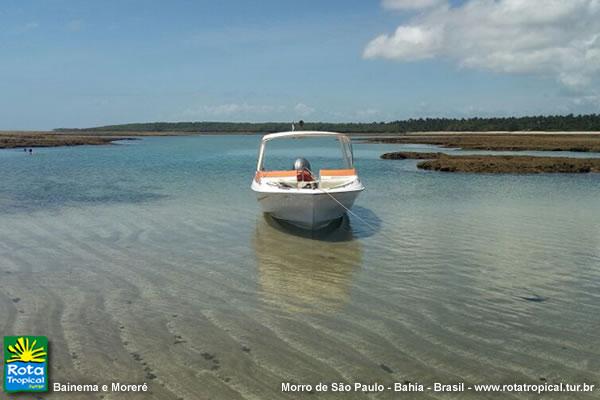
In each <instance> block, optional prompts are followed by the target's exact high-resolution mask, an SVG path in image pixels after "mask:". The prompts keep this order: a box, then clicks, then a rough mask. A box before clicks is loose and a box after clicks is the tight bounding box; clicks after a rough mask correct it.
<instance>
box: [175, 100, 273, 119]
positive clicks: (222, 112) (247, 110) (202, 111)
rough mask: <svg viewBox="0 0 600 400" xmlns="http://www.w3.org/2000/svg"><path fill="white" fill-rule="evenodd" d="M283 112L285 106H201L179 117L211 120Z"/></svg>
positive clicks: (243, 104) (232, 104)
mask: <svg viewBox="0 0 600 400" xmlns="http://www.w3.org/2000/svg"><path fill="white" fill-rule="evenodd" d="M284 110H285V106H283V105H279V106H273V105H260V104H258V105H257V104H248V103H226V104H218V105H201V106H196V107H190V108H187V109H185V110H184V111H183V112H182V113H181V115H180V116H181V117H193V118H209V117H210V118H212V117H217V118H218V117H230V116H236V115H242V116H245V115H262V114H271V113H278V112H282V111H284Z"/></svg>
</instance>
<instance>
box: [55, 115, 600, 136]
mask: <svg viewBox="0 0 600 400" xmlns="http://www.w3.org/2000/svg"><path fill="white" fill-rule="evenodd" d="M290 129H291V123H288V122H259V123H252V122H149V123H135V124H122V125H107V126H100V127H95V128H84V129H68V128H60V129H55V130H56V131H85V132H107V131H112V132H115V131H129V132H132V131H133V132H136V131H137V132H139V131H145V132H190V133H193V132H197V133H220V132H222V133H226V132H227V133H269V132H280V131H287V130H290ZM302 129H303V130H319V131H338V132H345V133H398V132H434V131H449V132H465V131H477V132H486V131H600V114H588V115H573V114H569V115H550V116H535V117H503V118H477V117H475V118H460V119H458V118H418V119H412V118H411V119H407V120H402V121H391V122H370V123H363V122H359V123H330V122H306V123H304V126H303V128H302Z"/></svg>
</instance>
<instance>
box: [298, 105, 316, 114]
mask: <svg viewBox="0 0 600 400" xmlns="http://www.w3.org/2000/svg"><path fill="white" fill-rule="evenodd" d="M294 111H295V112H296V114H298V115H300V116H302V117H306V116H308V115H310V114H312V113H314V112H315V109H314V108H312V107H309V106H307V105H306V104H304V103H298V104H296V106H295V107H294Z"/></svg>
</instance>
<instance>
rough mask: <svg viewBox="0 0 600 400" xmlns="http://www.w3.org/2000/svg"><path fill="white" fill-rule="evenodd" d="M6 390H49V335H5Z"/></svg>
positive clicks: (9, 391) (10, 391) (12, 391)
mask: <svg viewBox="0 0 600 400" xmlns="http://www.w3.org/2000/svg"><path fill="white" fill-rule="evenodd" d="M4 391H5V392H8V393H14V392H47V391H48V338H47V337H45V336H5V337H4Z"/></svg>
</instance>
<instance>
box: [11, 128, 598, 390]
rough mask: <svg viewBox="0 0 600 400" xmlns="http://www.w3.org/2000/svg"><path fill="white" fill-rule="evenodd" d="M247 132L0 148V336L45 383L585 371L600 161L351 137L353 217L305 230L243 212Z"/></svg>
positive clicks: (472, 379)
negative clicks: (424, 154) (554, 168)
mask: <svg viewBox="0 0 600 400" xmlns="http://www.w3.org/2000/svg"><path fill="white" fill-rule="evenodd" d="M258 143H259V137H256V136H224V137H217V136H205V137H204V136H203V137H165V138H145V139H143V140H140V141H134V142H128V143H127V144H123V145H116V146H84V147H69V148H51V149H35V150H34V154H33V155H31V156H30V155H27V154H24V153H23V152H22V151H17V150H4V151H0V176H2V183H1V186H0V334H4V335H8V334H40V335H47V336H48V337H49V339H50V341H51V343H52V354H51V356H52V359H51V366H52V380H53V381H60V382H67V381H69V382H72V383H87V382H101V383H104V382H112V381H121V382H130V383H137V382H139V383H141V382H144V381H146V382H148V383H149V385H150V387H151V390H152V395H151V396H147V397H153V398H157V399H177V398H184V399H196V398H217V399H236V398H253V399H268V398H286V397H289V398H297V397H298V395H294V394H282V393H281V391H280V384H281V382H282V381H294V382H299V383H311V384H314V383H316V382H320V381H323V382H332V381H345V382H354V381H360V382H365V383H368V382H374V381H377V382H382V383H392V382H403V381H407V380H408V381H412V382H422V383H424V384H431V383H433V382H445V383H453V382H456V381H466V382H467V383H471V384H472V383H512V382H525V383H539V382H541V379H545V380H547V381H548V382H558V381H564V382H575V383H580V382H589V383H600V357H599V356H600V351H599V350H598V349H599V348H600V337H599V335H598V328H599V327H600V313H599V311H600V295H599V291H598V288H599V287H600V201H599V200H598V199H600V174H581V175H563V174H547V175H546V174H542V175H471V174H444V173H437V172H425V171H419V170H417V169H416V167H415V166H416V160H405V161H396V160H380V159H379V155H380V154H381V153H383V152H385V151H394V150H397V149H411V150H417V151H419V150H422V151H428V150H430V149H431V148H432V147H431V146H421V145H412V146H411V145H408V146H394V145H376V144H356V145H355V149H354V150H355V156H356V158H357V160H356V164H357V167H358V169H359V173H360V175H361V178H362V181H363V183H364V184H365V186H366V188H367V189H366V191H365V192H363V193H362V194H361V197H359V199H358V201H357V203H356V206H355V208H354V209H353V211H354V212H355V213H356V214H357V215H358V216H359V217H360V218H357V217H355V216H352V215H351V216H350V217H349V219H347V220H344V221H342V223H341V224H340V225H339V226H338V227H335V226H334V227H332V228H331V230H330V231H329V232H324V233H322V234H320V235H316V236H314V237H310V236H307V235H303V234H300V233H299V232H295V231H290V230H287V229H286V228H285V227H281V226H278V225H277V224H274V223H273V222H272V221H269V220H266V219H265V218H263V216H262V215H261V214H260V211H259V208H258V206H257V204H256V201H255V198H254V196H253V194H252V192H251V191H250V189H249V185H250V181H251V179H252V176H253V170H254V168H255V164H256V155H257V148H258ZM308 147H310V146H308ZM298 153H302V154H303V155H304V154H305V156H306V157H307V158H308V159H309V160H311V155H312V156H314V159H324V158H326V154H321V153H320V152H319V150H318V149H317V150H314V149H313V150H306V151H303V150H302V149H293V150H290V152H289V157H290V160H291V161H290V163H291V162H292V161H293V159H294V158H295V157H296V156H297V155H298ZM543 154H546V153H543ZM278 155H279V156H280V157H285V152H282V153H280V154H278ZM558 155H564V154H562V153H561V154H558ZM594 156H598V155H597V154H594ZM363 220H364V221H366V222H364V221H363ZM596 393H597V392H596ZM466 395H469V394H466ZM78 396H80V398H89V395H77V394H70V395H69V398H78ZM369 396H370V397H374V398H397V397H398V396H399V394H394V393H390V392H384V393H379V394H371V395H369ZM452 396H458V397H460V396H461V394H453V395H448V394H445V395H444V394H435V393H425V394H420V395H418V396H415V397H418V398H437V397H439V398H452ZM471 396H472V397H473V398H485V395H482V394H479V395H477V396H474V395H471ZM512 396H513V397H515V398H520V397H522V398H529V397H531V398H534V397H535V398H539V397H538V396H528V395H517V394H512ZM587 396H588V398H597V397H598V396H595V397H594V395H590V394H588V395H587ZM49 397H53V396H49ZM54 397H55V398H60V397H61V395H60V394H54ZM131 397H132V398H139V395H138V397H135V395H131ZM319 397H322V398H336V397H343V398H362V397H368V396H367V395H363V394H360V393H349V394H344V395H343V396H340V395H339V394H337V395H336V394H335V393H327V394H320V395H319ZM488 397H489V398H497V397H498V394H489V395H488ZM578 397H581V398H586V395H579V396H578ZM119 398H128V395H119Z"/></svg>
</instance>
